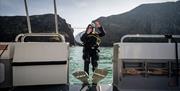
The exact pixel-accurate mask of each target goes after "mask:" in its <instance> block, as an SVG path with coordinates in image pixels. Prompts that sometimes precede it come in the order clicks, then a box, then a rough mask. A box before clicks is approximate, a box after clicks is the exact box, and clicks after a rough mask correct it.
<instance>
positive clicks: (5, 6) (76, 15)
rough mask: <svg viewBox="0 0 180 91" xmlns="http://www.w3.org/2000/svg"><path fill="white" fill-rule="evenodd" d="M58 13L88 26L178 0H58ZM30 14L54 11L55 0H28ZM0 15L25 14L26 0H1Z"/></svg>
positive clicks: (70, 20) (77, 25) (79, 25)
mask: <svg viewBox="0 0 180 91" xmlns="http://www.w3.org/2000/svg"><path fill="white" fill-rule="evenodd" d="M56 1H57V11H58V14H59V15H60V16H61V17H63V18H64V19H66V20H67V22H68V23H70V24H71V25H72V26H73V27H86V26H87V25H88V24H89V23H90V22H91V21H92V20H94V19H96V18H98V17H100V16H109V15H114V14H121V13H124V12H127V11H129V10H131V9H133V8H135V7H137V6H139V5H141V4H146V3H161V2H168V1H177V0H56ZM27 3H28V7H29V14H30V15H38V14H45V13H53V12H54V10H53V0H27ZM0 15H1V16H6V15H8V16H13V15H25V9H24V0H0Z"/></svg>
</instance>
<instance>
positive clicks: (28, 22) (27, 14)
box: [24, 0, 32, 33]
mask: <svg viewBox="0 0 180 91" xmlns="http://www.w3.org/2000/svg"><path fill="white" fill-rule="evenodd" d="M24 5H25V10H26V18H27V25H28V32H29V33H32V32H31V22H30V18H29V13H28V7H27V2H26V0H24Z"/></svg>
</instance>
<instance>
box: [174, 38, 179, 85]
mask: <svg viewBox="0 0 180 91" xmlns="http://www.w3.org/2000/svg"><path fill="white" fill-rule="evenodd" d="M174 42H175V56H176V85H177V86H179V61H178V59H179V58H178V43H177V41H176V40H175V39H174Z"/></svg>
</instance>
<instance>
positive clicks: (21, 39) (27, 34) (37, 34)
mask: <svg viewBox="0 0 180 91" xmlns="http://www.w3.org/2000/svg"><path fill="white" fill-rule="evenodd" d="M26 37H58V38H59V39H60V40H61V42H65V38H64V36H63V35H61V34H59V33H25V34H19V35H17V36H16V38H15V42H19V41H20V42H24V40H25V38H26Z"/></svg>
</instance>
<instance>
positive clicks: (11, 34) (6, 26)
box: [0, 14, 74, 45]
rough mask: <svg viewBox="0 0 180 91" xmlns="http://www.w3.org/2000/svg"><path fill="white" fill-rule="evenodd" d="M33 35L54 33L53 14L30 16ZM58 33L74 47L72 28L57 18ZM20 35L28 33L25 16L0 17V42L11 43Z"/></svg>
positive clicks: (63, 20)
mask: <svg viewBox="0 0 180 91" xmlns="http://www.w3.org/2000/svg"><path fill="white" fill-rule="evenodd" d="M30 19H31V27H32V32H33V33H55V22H54V14H44V15H33V16H30ZM58 26H59V32H60V33H61V34H63V35H64V36H65V39H66V41H67V42H70V44H71V45H74V36H73V32H74V30H73V28H71V25H70V24H68V23H66V21H65V19H63V18H61V17H60V16H58ZM20 33H28V29H27V20H26V16H0V36H1V37H0V42H13V41H14V40H15V37H16V36H17V35H18V34H20Z"/></svg>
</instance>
